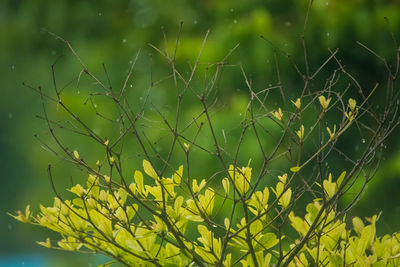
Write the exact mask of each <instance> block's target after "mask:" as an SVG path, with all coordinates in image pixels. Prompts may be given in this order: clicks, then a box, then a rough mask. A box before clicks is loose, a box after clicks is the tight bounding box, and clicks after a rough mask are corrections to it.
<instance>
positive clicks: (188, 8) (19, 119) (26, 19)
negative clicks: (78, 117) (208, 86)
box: [0, 0, 400, 266]
mask: <svg viewBox="0 0 400 267" xmlns="http://www.w3.org/2000/svg"><path fill="white" fill-rule="evenodd" d="M307 6H308V1H305V0H302V1H294V0H285V1H275V0H266V1H262V0H251V1H243V0H229V1H228V0H219V1H211V0H207V1H189V0H187V1H183V0H171V1H168V3H166V1H162V0H155V1H145V0H132V1H127V0H126V1H122V0H118V1H105V0H104V1H66V0H64V1H61V0H56V1H49V0H37V1H22V0H4V1H1V2H0V51H1V61H0V73H1V74H0V75H1V81H2V97H1V100H0V101H1V105H0V111H1V112H0V114H1V116H0V123H1V124H0V125H1V131H0V134H1V135H0V164H1V166H0V167H1V169H2V176H1V178H2V186H1V209H0V210H1V211H2V213H1V214H0V221H1V222H2V227H1V230H0V231H1V233H0V236H1V237H2V243H1V251H2V252H3V253H15V252H19V253H27V252H28V251H35V252H37V253H45V252H44V250H43V249H41V248H38V247H37V246H36V245H35V244H34V242H33V240H38V239H40V237H41V236H43V234H41V233H38V232H36V231H35V232H33V231H32V229H31V228H29V227H25V226H22V225H19V224H17V223H15V222H13V221H12V219H11V218H9V217H7V216H6V214H5V212H6V211H13V210H17V209H20V208H21V207H23V206H25V204H26V203H28V202H29V203H39V202H41V203H50V201H51V200H52V199H53V198H52V196H53V193H52V192H51V189H50V185H49V182H48V179H47V174H46V166H47V164H49V163H51V164H52V165H54V166H56V167H57V169H58V170H57V172H56V173H55V176H56V177H59V178H58V180H57V183H58V184H57V185H58V186H59V188H62V187H63V186H66V185H70V183H71V182H70V180H69V179H70V176H71V177H74V179H77V178H76V177H78V176H82V173H80V172H79V171H76V170H72V166H71V165H68V164H64V163H62V162H60V161H59V159H57V158H56V157H54V156H53V155H51V154H50V153H48V152H47V151H45V150H43V149H42V148H41V145H40V143H39V142H37V141H36V139H35V138H34V137H33V134H35V133H37V134H39V136H41V135H42V136H44V138H47V137H48V136H47V137H46V134H45V131H46V130H45V125H44V123H43V122H42V121H41V120H39V119H35V115H36V114H41V103H40V98H39V96H38V95H37V94H36V93H35V92H33V91H30V90H29V89H26V88H25V87H23V86H21V83H22V82H23V81H25V82H27V83H29V84H32V85H33V86H38V85H41V86H42V87H43V88H45V89H46V90H51V86H52V78H51V69H50V66H51V65H52V64H53V63H54V62H55V61H56V60H57V59H58V58H59V57H60V56H61V55H65V56H64V57H62V58H61V59H60V60H59V61H58V62H57V65H56V76H57V79H58V82H59V83H60V84H65V83H67V82H69V81H71V79H72V78H74V77H75V76H76V75H77V73H79V71H80V67H79V64H78V62H77V60H76V59H75V58H74V57H72V56H71V54H70V52H69V50H68V48H67V47H66V46H65V45H64V44H63V43H61V42H60V41H58V40H55V39H54V38H53V37H52V36H51V35H50V34H48V33H47V31H46V30H48V31H51V32H54V33H56V34H58V35H60V36H62V37H63V38H65V39H66V40H68V41H69V42H71V44H72V45H73V46H74V48H75V49H76V50H77V51H78V53H79V55H80V56H81V58H82V60H83V61H84V62H85V63H86V64H87V66H88V68H90V69H92V70H93V71H94V72H96V74H98V75H99V76H100V77H102V78H104V79H105V76H104V74H103V72H102V68H101V63H103V62H104V63H105V64H106V66H107V70H108V72H109V76H110V77H111V80H112V83H113V86H115V87H121V86H122V83H123V80H124V77H125V75H126V73H127V71H128V70H129V63H130V61H132V60H134V58H135V55H136V53H137V52H138V50H139V49H141V56H140V57H139V59H138V63H137V67H136V68H135V79H136V80H134V81H135V84H134V88H135V90H133V92H132V93H131V97H132V98H134V99H138V100H141V97H143V96H144V95H145V94H144V92H145V90H146V89H147V88H148V87H149V84H150V68H152V72H153V76H154V77H155V79H156V80H158V79H161V78H162V77H165V76H166V75H168V73H169V72H168V65H167V64H159V62H160V61H161V59H162V57H161V55H160V54H158V53H157V52H156V51H155V50H154V49H152V48H151V47H149V46H148V45H147V44H148V43H151V44H153V45H155V46H157V47H164V46H165V44H164V39H163V31H162V29H161V28H162V27H163V29H164V30H165V32H166V35H167V40H168V44H167V47H168V49H169V51H173V48H174V46H175V40H176V36H177V34H178V29H179V24H180V22H181V21H183V30H182V34H181V39H180V43H179V48H178V54H177V64H178V65H179V66H181V67H182V68H185V67H186V68H187V69H190V67H189V62H192V63H193V61H194V60H195V58H196V57H197V55H198V51H199V49H200V47H201V43H202V40H203V38H204V35H205V33H206V31H207V30H208V29H211V33H210V37H209V40H208V41H207V44H206V48H205V51H204V53H203V57H202V62H215V61H218V60H221V59H222V58H223V57H224V55H226V54H227V53H228V52H229V50H230V49H232V48H233V47H234V46H235V45H236V44H238V43H240V46H239V47H238V48H237V49H236V50H235V52H234V53H233V54H232V56H231V57H230V62H233V63H235V64H242V65H243V68H244V69H245V71H246V73H247V74H248V75H249V77H250V78H251V80H252V82H253V85H254V86H255V87H267V86H268V85H269V84H271V85H273V84H276V83H277V82H278V80H277V75H276V69H275V62H274V57H273V49H272V47H271V46H269V44H268V43H267V42H266V41H265V40H263V39H261V38H260V35H262V36H264V37H265V38H266V39H268V40H270V41H271V42H272V43H273V44H275V45H276V47H277V48H279V49H282V50H284V51H286V52H287V53H290V54H291V55H292V58H293V60H294V61H295V62H296V63H298V65H299V68H301V69H304V60H303V48H302V46H301V34H302V29H303V24H304V20H305V14H306V10H307ZM384 17H387V18H388V19H387V20H385V18H384ZM44 29H46V30H44ZM391 31H392V32H394V33H398V32H400V5H399V4H398V3H397V1H390V0H379V1H372V0H370V1H361V0H355V1H344V0H336V1H333V0H330V1H328V0H326V1H315V3H314V5H313V7H312V8H311V12H310V17H309V21H308V26H307V30H306V32H305V40H306V43H307V52H308V56H309V60H310V66H311V70H310V71H311V72H313V71H315V68H317V67H318V66H320V64H321V63H322V62H323V61H324V60H325V59H326V58H327V57H328V56H329V51H328V50H327V48H331V49H332V50H334V49H336V48H339V49H340V51H339V55H340V58H342V59H343V62H345V64H346V66H347V69H348V70H351V73H352V74H353V75H354V76H355V77H356V78H357V79H359V80H360V83H361V85H362V86H365V87H367V88H369V87H370V86H371V84H375V82H380V81H381V80H382V79H383V78H384V76H383V74H384V71H383V68H384V66H383V64H382V62H380V61H379V60H378V59H377V58H376V57H374V56H373V55H371V54H369V53H368V52H367V51H366V50H365V49H363V48H361V47H360V46H359V45H357V44H356V41H360V42H362V43H363V44H365V45H367V46H368V47H370V48H371V49H373V50H374V51H376V52H377V53H379V54H380V55H382V56H383V57H387V58H388V59H389V63H390V62H391V61H393V58H391V57H393V55H394V49H395V47H394V44H393V41H392V37H391ZM397 37H399V36H397ZM150 55H152V58H153V61H151V60H150ZM278 55H279V56H278V57H279V66H280V73H281V80H282V81H283V83H284V84H285V89H286V91H285V93H286V95H287V96H288V97H289V98H292V99H295V97H296V96H297V94H298V93H299V92H300V90H301V88H302V84H301V79H300V78H299V77H298V75H297V74H296V72H295V71H294V69H293V67H292V66H291V65H290V62H289V61H288V60H286V59H285V56H284V55H283V53H279V54H278ZM314 67H315V68H314ZM92 86H93V85H91V84H83V85H81V87H80V88H79V92H74V93H71V95H70V97H69V103H70V104H71V105H72V107H73V108H74V109H76V110H78V111H79V112H81V114H82V115H83V116H85V115H84V114H85V110H84V108H83V109H82V102H83V101H84V100H85V99H86V97H87V92H88V91H89V89H90V87H92ZM217 86H218V94H221V95H224V96H228V97H225V98H224V99H230V100H229V101H230V102H229V103H224V104H225V105H226V106H228V107H229V108H230V109H231V110H232V112H226V113H221V114H219V115H218V116H220V117H222V118H221V119H219V121H223V122H224V125H221V128H222V129H224V128H225V129H232V128H233V127H234V125H235V124H237V120H238V119H239V118H238V117H235V116H232V114H237V115H238V116H239V115H240V113H241V110H242V109H243V106H244V105H245V104H246V100H245V97H246V90H247V89H246V86H245V83H244V78H243V76H242V75H241V73H240V71H238V70H237V69H236V70H232V71H231V70H229V69H226V70H225V71H224V73H223V76H222V79H221V80H220V81H219V82H218V84H217ZM66 94H68V92H66ZM152 97H153V102H154V104H155V105H156V106H159V107H162V109H163V110H164V109H172V110H174V108H173V107H174V101H176V99H175V97H174V94H169V93H168V90H167V89H166V90H157V91H155V92H154V93H153V95H152ZM274 97H276V99H277V100H278V99H279V94H276V96H274ZM289 104H290V103H289ZM97 105H99V107H100V106H101V107H102V108H104V109H106V110H107V107H106V105H107V103H97ZM272 105H273V103H272ZM378 105H379V103H378ZM187 107H190V105H187ZM274 107H276V106H273V107H272V108H274ZM79 109H82V110H79ZM109 112H112V111H109ZM57 116H62V114H57ZM189 119H190V118H189ZM239 120H240V119H239ZM103 126H104V125H103ZM103 126H102V125H96V127H99V129H100V128H101V127H103ZM154 134H155V135H157V134H159V135H160V136H161V135H162V134H161V133H154ZM394 136H396V135H394ZM66 138H68V137H66ZM69 141H71V142H78V140H75V139H73V140H69ZM348 142H349V144H355V143H358V144H359V145H362V144H361V143H360V140H348ZM345 145H346V144H345ZM76 146H77V147H84V145H83V144H82V145H81V144H79V142H78V143H77V145H76ZM357 146H358V145H354V146H349V148H348V149H349V150H352V149H354V151H356V150H357V149H358V148H357ZM398 148H399V142H396V138H392V139H390V140H388V143H387V149H386V151H387V156H386V160H384V161H383V162H382V165H381V170H382V171H380V172H379V173H378V175H377V177H376V178H375V179H374V180H373V181H372V182H371V183H370V184H369V188H368V189H367V193H366V194H365V198H364V199H362V201H361V202H360V204H359V205H358V206H356V207H355V209H354V210H353V212H354V213H355V214H357V215H358V216H360V217H365V216H368V215H370V214H371V213H375V212H379V211H380V210H382V211H383V214H382V216H381V220H383V221H384V223H381V224H380V225H384V228H382V229H379V228H378V232H383V233H386V232H393V231H399V230H400V229H399V224H398V221H399V220H400V212H399V207H400V199H399V197H398V194H397V192H396V189H397V188H398V186H399V176H400V165H399V161H398V160H397V159H398V158H399V155H400V152H398ZM82 150H84V149H82ZM245 153H246V152H245ZM247 153H251V151H247ZM201 161H202V162H203V163H204V164H207V162H206V161H207V159H201ZM372 209H373V210H372ZM385 225H386V226H385ZM52 253H53V255H56V256H58V257H64V255H65V253H62V252H60V253H59V254H57V252H52ZM5 255H6V254H4V255H3V256H4V257H5ZM3 256H1V255H0V257H3ZM69 258H70V259H71V257H69ZM73 258H74V259H76V260H77V261H79V259H78V258H76V256H74V257H73ZM1 261H2V260H1V258H0V262H1ZM87 261H88V260H87V258H82V262H87ZM93 262H95V260H93ZM48 264H49V266H56V265H54V264H50V263H48ZM59 266H63V265H62V263H61V262H60V263H59Z"/></svg>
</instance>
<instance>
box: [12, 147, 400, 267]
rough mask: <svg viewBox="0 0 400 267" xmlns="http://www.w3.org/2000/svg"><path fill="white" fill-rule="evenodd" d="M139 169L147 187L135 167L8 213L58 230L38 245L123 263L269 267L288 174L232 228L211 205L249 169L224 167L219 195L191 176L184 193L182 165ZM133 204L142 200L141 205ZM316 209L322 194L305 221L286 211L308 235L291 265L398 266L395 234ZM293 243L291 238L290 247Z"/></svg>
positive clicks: (328, 189)
mask: <svg viewBox="0 0 400 267" xmlns="http://www.w3.org/2000/svg"><path fill="white" fill-rule="evenodd" d="M75 155H77V153H75ZM76 158H77V160H79V157H76ZM143 169H144V171H145V173H146V174H147V175H148V176H150V177H151V178H153V179H154V181H153V183H152V185H144V184H143V174H142V172H141V171H136V172H135V174H134V182H132V183H131V184H129V185H127V187H125V186H122V185H118V184H117V183H116V182H115V181H112V180H111V179H110V178H109V177H107V176H106V175H99V176H93V175H90V176H89V178H88V180H87V183H86V187H83V186H82V185H80V184H77V185H75V186H73V187H72V188H70V189H69V191H70V192H72V193H74V195H75V198H74V199H72V201H70V200H62V199H60V198H59V197H55V200H54V204H53V206H51V207H44V206H40V210H41V212H40V214H39V215H38V216H37V217H36V218H35V217H34V216H32V214H31V212H30V209H29V206H27V208H26V211H25V214H22V213H19V214H18V215H15V216H13V217H14V218H15V219H17V220H19V221H21V222H24V223H31V224H35V225H39V226H42V227H46V228H48V229H50V230H52V231H55V232H58V233H60V234H61V236H62V239H61V240H60V241H58V242H57V245H56V244H55V242H54V241H51V240H50V239H49V238H47V239H46V241H44V242H38V244H40V245H42V246H45V247H48V248H58V249H63V250H69V251H85V250H86V251H88V250H89V251H92V252H95V253H104V254H105V255H108V256H110V257H113V258H115V259H116V260H117V261H120V262H122V263H125V264H126V265H129V266H193V263H195V262H196V263H198V264H199V265H204V264H206V265H211V266H214V265H221V266H232V265H234V264H235V263H237V262H240V263H241V264H242V266H245V267H246V266H257V265H258V266H268V265H270V264H271V263H272V262H274V261H276V259H279V254H280V253H282V252H279V251H278V250H277V245H278V243H279V242H281V240H282V239H283V238H285V236H287V234H285V233H283V235H281V237H280V238H278V237H277V235H276V233H275V231H274V230H273V228H272V227H271V222H272V220H271V219H270V218H269V217H268V216H267V214H268V211H269V205H271V203H274V202H276V201H278V205H279V207H280V209H282V210H284V209H286V208H287V207H288V206H289V205H290V200H291V196H292V189H291V188H290V187H287V186H286V184H287V174H284V175H283V176H280V177H279V180H280V181H279V182H278V183H277V185H276V187H275V188H274V187H270V188H268V187H265V188H264V189H263V190H262V191H253V193H252V194H250V195H249V196H248V197H247V200H246V203H247V205H248V209H249V211H251V213H252V214H253V215H254V216H253V217H252V218H250V219H246V218H245V217H243V218H241V219H240V220H239V223H237V224H236V225H234V224H233V223H232V222H231V220H230V219H229V218H228V217H226V218H225V219H224V221H223V224H215V222H213V220H212V218H213V214H215V210H214V203H215V202H217V199H218V198H224V199H225V196H224V194H226V195H229V194H231V195H232V192H230V190H229V184H230V182H232V183H234V185H235V187H234V188H236V190H237V193H238V194H239V195H240V196H242V197H243V196H245V195H246V193H247V191H248V190H249V186H250V181H251V171H252V169H251V168H250V167H249V166H247V167H243V168H241V169H238V168H236V169H235V168H234V167H233V166H231V167H230V169H229V171H228V172H229V176H228V177H229V178H224V179H223V180H222V185H223V188H224V192H220V193H221V195H220V194H217V193H216V192H215V190H214V189H213V188H211V187H208V186H207V184H206V182H205V180H202V182H201V183H200V185H199V184H198V183H197V180H195V179H194V180H192V185H191V187H190V186H189V189H191V190H190V192H182V191H181V192H177V191H179V190H177V188H179V187H180V184H181V183H185V184H189V183H190V179H188V178H186V177H184V175H183V172H182V171H183V166H180V167H179V168H178V169H177V171H176V172H175V173H174V174H173V175H172V177H170V178H164V177H159V176H158V175H157V172H156V171H155V170H154V169H153V167H152V166H151V164H150V163H149V162H148V161H146V160H144V161H143ZM344 177H345V173H343V174H342V175H341V176H340V177H339V178H338V179H337V182H333V181H332V175H331V174H330V175H329V179H328V180H324V181H323V185H324V186H323V187H324V188H325V195H324V197H325V198H332V197H333V196H334V195H335V193H336V191H337V190H338V188H339V187H340V184H341V182H342V181H343V179H344ZM112 185H117V186H116V187H113V186H112ZM285 187H286V188H285ZM269 190H271V191H273V192H274V194H275V198H274V199H273V198H270V195H269V192H270V191H269ZM137 201H140V203H147V204H146V205H145V206H143V208H141V209H139V206H138V205H137V204H135V202H137ZM321 207H322V201H321V199H315V200H314V202H313V203H310V204H308V205H307V208H306V210H307V214H306V215H305V216H304V219H303V218H301V217H297V216H295V215H294V213H293V211H291V212H290V214H289V216H288V218H289V220H290V222H291V225H292V227H293V228H294V229H295V230H296V231H297V232H298V233H299V235H300V237H301V238H304V237H305V236H307V235H308V236H310V238H309V239H308V241H307V244H306V245H305V247H304V248H303V249H302V250H301V252H300V253H299V254H298V255H297V256H295V258H294V261H293V262H291V263H290V264H289V266H308V265H309V264H311V265H313V266H314V265H327V264H328V266H343V265H345V266H368V265H372V264H374V266H398V265H399V264H400V234H393V235H392V236H389V235H385V236H384V237H382V238H379V237H376V234H375V233H376V230H375V223H376V220H377V216H376V215H374V216H373V217H372V218H367V220H368V221H369V223H370V224H369V225H367V226H365V225H364V223H363V221H362V220H361V219H360V218H358V217H354V218H353V219H352V222H353V229H352V230H350V229H348V228H346V223H345V219H344V218H343V219H339V218H338V217H337V216H336V213H335V210H336V208H334V207H333V208H331V209H330V210H329V211H328V210H327V211H324V212H322V213H321V214H319V212H320V210H321ZM142 209H147V210H148V211H150V212H151V213H152V217H153V218H152V219H149V220H145V219H143V217H142V216H143V214H145V213H146V211H144V210H142ZM188 224H192V225H193V226H195V228H196V229H197V234H196V236H197V238H196V240H194V239H193V240H192V239H191V238H190V237H188V234H187V228H188ZM192 228H193V227H192ZM310 228H311V229H312V230H311V231H310ZM226 241H228V242H226ZM299 242H300V240H296V241H295V242H294V243H293V244H291V245H290V248H292V247H294V246H295V244H296V243H299ZM283 253H284V254H285V253H286V252H285V251H283ZM232 254H234V255H235V256H234V257H233V258H232ZM254 261H257V264H255V263H254Z"/></svg>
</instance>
